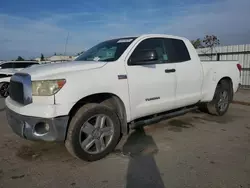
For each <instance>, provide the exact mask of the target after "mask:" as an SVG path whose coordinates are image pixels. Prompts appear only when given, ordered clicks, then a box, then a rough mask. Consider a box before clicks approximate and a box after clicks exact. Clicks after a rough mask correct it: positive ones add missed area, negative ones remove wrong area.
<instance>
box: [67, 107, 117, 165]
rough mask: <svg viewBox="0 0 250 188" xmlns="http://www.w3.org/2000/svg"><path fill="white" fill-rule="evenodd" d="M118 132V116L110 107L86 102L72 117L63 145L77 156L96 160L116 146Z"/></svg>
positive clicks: (87, 159)
mask: <svg viewBox="0 0 250 188" xmlns="http://www.w3.org/2000/svg"><path fill="white" fill-rule="evenodd" d="M120 134H121V131H120V121H119V118H118V116H117V114H116V113H115V112H114V111H113V110H112V109H111V108H109V107H107V106H105V105H100V104H87V105H84V106H83V107H81V108H80V109H79V110H78V111H77V113H76V114H75V115H74V117H72V120H71V122H70V124H69V129H68V133H67V138H66V141H65V146H66V148H67V149H68V151H69V152H70V153H71V154H72V155H74V156H76V157H77V158H80V159H83V160H86V161H96V160H99V159H101V158H103V157H105V156H106V155H108V154H109V153H110V152H111V151H112V150H113V149H114V148H115V147H116V145H117V143H118V141H119V138H120Z"/></svg>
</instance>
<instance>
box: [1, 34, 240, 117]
mask: <svg viewBox="0 0 250 188" xmlns="http://www.w3.org/2000/svg"><path fill="white" fill-rule="evenodd" d="M152 37H163V38H176V39H180V40H183V41H184V42H185V44H186V45H187V48H188V50H189V53H190V57H191V60H190V61H187V62H182V63H171V64H156V65H147V66H146V65H145V66H139V65H138V66H128V64H127V61H128V59H129V57H130V55H131V54H132V52H133V51H134V49H135V48H136V46H137V45H138V44H139V43H140V42H141V41H143V40H144V39H147V38H152ZM236 64H237V61H230V62H226V61H222V62H221V61H220V62H204V63H203V62H200V59H199V57H198V55H197V52H196V50H195V49H194V48H193V46H192V44H191V43H190V42H189V40H187V39H185V38H182V37H176V36H171V35H158V34H151V35H142V36H140V37H138V38H137V39H136V40H134V41H133V42H132V43H131V45H130V46H129V47H128V48H127V49H126V50H125V52H124V53H123V54H122V55H121V57H120V58H119V59H118V60H117V61H114V62H95V61H91V62H81V61H76V62H66V63H60V64H49V65H40V66H35V67H31V68H28V69H24V70H22V71H21V72H26V73H29V74H30V75H31V77H32V80H44V79H62V78H64V79H66V84H65V85H64V87H63V88H62V89H61V90H60V91H59V92H58V93H56V95H55V100H54V96H51V97H42V96H37V97H33V103H32V104H29V105H27V106H21V105H20V104H17V103H16V102H14V101H13V100H11V99H10V97H8V98H7V99H6V105H7V106H8V107H9V108H10V109H12V110H14V111H15V112H17V113H20V114H23V115H29V116H39V117H56V116H63V115H68V113H69V111H70V110H71V109H72V107H73V106H74V104H75V103H76V102H78V101H79V100H80V99H82V98H84V97H87V96H89V95H92V94H98V93H111V94H114V95H116V96H118V97H119V98H120V99H121V100H122V102H123V103H124V106H125V109H126V114H127V121H128V122H130V121H132V120H134V119H136V118H139V117H143V116H146V115H150V114H154V113H158V112H163V111H167V110H171V109H175V108H178V107H184V106H187V105H190V104H194V103H196V102H198V101H211V100H212V98H213V95H214V92H215V88H216V85H217V83H218V82H219V80H220V79H221V78H223V77H225V76H227V77H230V78H231V79H232V81H233V87H234V91H236V90H237V87H238V84H239V80H240V77H239V71H238V69H237V66H236ZM165 69H176V72H175V73H171V74H166V73H165ZM118 75H127V79H120V80H119V79H118ZM152 97H160V99H159V100H150V101H146V100H145V99H146V98H152ZM54 102H55V104H54Z"/></svg>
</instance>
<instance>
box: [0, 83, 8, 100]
mask: <svg viewBox="0 0 250 188" xmlns="http://www.w3.org/2000/svg"><path fill="white" fill-rule="evenodd" d="M0 95H1V97H3V98H6V97H8V96H9V83H8V82H4V83H2V86H1V88H0Z"/></svg>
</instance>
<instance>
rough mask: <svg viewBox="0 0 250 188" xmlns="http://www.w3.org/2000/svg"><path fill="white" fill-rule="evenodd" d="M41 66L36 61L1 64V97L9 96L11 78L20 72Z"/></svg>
mask: <svg viewBox="0 0 250 188" xmlns="http://www.w3.org/2000/svg"><path fill="white" fill-rule="evenodd" d="M37 64H39V63H38V62H36V61H6V62H1V63H0V95H1V96H2V97H4V98H6V97H7V96H8V88H9V82H10V77H11V76H12V75H13V74H14V73H16V72H17V71H19V70H22V69H24V68H27V67H29V66H33V65H37Z"/></svg>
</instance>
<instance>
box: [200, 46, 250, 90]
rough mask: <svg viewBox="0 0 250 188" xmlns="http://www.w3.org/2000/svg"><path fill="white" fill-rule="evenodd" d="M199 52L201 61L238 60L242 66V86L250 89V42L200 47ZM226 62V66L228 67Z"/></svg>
mask: <svg viewBox="0 0 250 188" xmlns="http://www.w3.org/2000/svg"><path fill="white" fill-rule="evenodd" d="M197 52H198V54H199V56H200V59H201V61H206V60H209V61H211V60H215V61H216V60H217V61H223V60H237V61H239V63H240V64H241V66H242V72H241V87H242V88H247V89H250V44H243V45H230V46H218V47H215V48H213V49H212V50H211V49H210V48H199V49H197ZM226 66H227V65H226V64H225V68H226Z"/></svg>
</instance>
